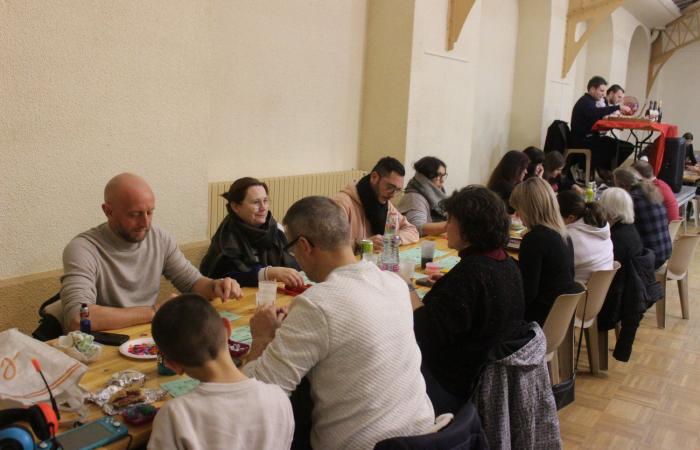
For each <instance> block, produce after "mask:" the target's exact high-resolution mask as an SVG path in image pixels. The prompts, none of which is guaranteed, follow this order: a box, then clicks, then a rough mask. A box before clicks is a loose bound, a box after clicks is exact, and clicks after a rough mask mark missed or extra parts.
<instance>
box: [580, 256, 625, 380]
mask: <svg viewBox="0 0 700 450" xmlns="http://www.w3.org/2000/svg"><path fill="white" fill-rule="evenodd" d="M618 269H620V263H619V262H617V261H615V262H613V268H612V269H608V270H596V271H595V272H593V273H592V274H591V278H590V279H589V280H588V283H587V284H586V289H587V291H588V299H587V301H586V303H585V308H586V311H585V316H584V311H583V308H584V302H583V301H581V302H579V305H578V308H576V319H574V326H576V327H583V333H584V336H585V337H586V348H587V349H588V362H589V364H590V368H591V373H593V375H598V373H599V371H600V366H601V364H600V358H601V356H602V355H605V358H606V359H607V357H608V351H607V348H606V349H602V348H600V341H601V340H600V339H599V336H600V333H599V332H598V313H599V312H600V310H601V309H602V308H603V303H605V297H606V296H607V295H608V289H610V283H612V280H613V278H614V277H615V274H616V273H617V271H618ZM603 352H604V353H603ZM603 367H607V363H604V364H603Z"/></svg>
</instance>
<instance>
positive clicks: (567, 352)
mask: <svg viewBox="0 0 700 450" xmlns="http://www.w3.org/2000/svg"><path fill="white" fill-rule="evenodd" d="M424 239H428V240H433V241H435V242H436V248H437V249H438V250H442V251H445V252H447V254H445V255H443V256H441V257H440V258H436V260H438V261H439V260H440V259H441V258H444V257H447V256H455V255H456V252H455V251H454V250H451V249H448V248H447V240H446V239H445V238H442V237H427V238H424ZM418 245H419V244H413V245H407V246H402V247H401V250H407V249H411V248H413V247H417V246H418ZM508 253H509V254H510V255H511V256H513V257H514V258H516V259H517V256H518V255H517V252H510V251H509V252H508ZM417 288H418V289H419V290H421V291H426V290H427V288H424V287H420V286H418V287H417ZM256 292H257V289H255V288H243V298H242V299H241V300H229V301H226V302H223V303H222V302H221V301H219V300H215V301H214V303H213V304H214V306H215V307H216V309H217V310H218V311H230V312H232V313H235V314H237V315H239V316H240V318H239V319H237V320H235V321H233V322H232V328H237V327H240V326H244V325H248V323H249V321H250V318H251V317H252V315H253V313H254V312H255V308H256V305H255V293H256ZM291 302H292V297H290V296H288V295H282V294H278V295H277V305H280V306H282V305H287V304H290V303H291ZM111 331H113V332H115V333H121V334H127V335H129V337H130V338H131V339H135V338H139V337H146V336H151V325H150V324H143V325H136V326H133V327H128V328H122V329H117V330H111ZM569 335H570V336H568V337H569V338H570V339H567V340H566V342H565V343H564V344H562V346H561V347H560V351H559V367H560V376H561V379H562V380H565V379H568V378H570V377H571V374H572V373H573V361H572V356H573V330H572V332H571V333H569ZM126 369H133V370H138V371H139V372H142V373H144V374H145V375H146V378H147V379H146V384H145V386H144V387H146V388H151V389H156V388H160V385H161V384H162V383H167V382H170V381H175V380H177V379H179V378H181V377H178V376H163V375H159V374H158V371H157V364H156V360H154V359H153V360H138V359H131V358H127V357H125V356H123V355H121V354H120V353H119V351H118V348H117V347H109V346H104V347H103V349H102V355H101V356H100V359H99V360H98V361H95V362H93V363H91V364H90V365H88V371H87V372H86V373H85V375H83V378H82V379H81V380H80V385H81V386H82V387H83V388H84V389H86V390H87V391H90V392H95V391H98V390H100V389H103V388H104V387H105V386H106V384H107V382H108V381H109V379H110V377H111V376H112V375H113V374H114V373H116V372H119V371H122V370H126ZM168 398H169V396H168V397H166V399H165V400H164V401H161V402H159V403H156V406H160V405H161V404H162V403H163V402H165V401H167V399H168ZM87 408H89V411H90V412H89V415H88V420H95V419H98V418H100V417H102V416H103V415H104V413H103V412H102V410H101V409H100V408H98V407H97V405H94V404H91V403H89V404H87ZM63 416H64V417H63V418H64V420H65V419H66V418H68V417H70V416H69V415H67V414H64V415H63ZM128 428H129V433H130V434H131V435H132V436H133V443H132V444H131V446H132V448H134V447H137V446H140V445H145V444H146V443H147V442H148V439H149V437H150V434H151V424H150V423H149V424H144V425H141V426H132V425H128ZM66 430H67V428H61V429H60V432H64V431H66ZM127 441H128V440H127V439H122V440H121V441H117V442H114V443H112V444H110V445H109V446H107V447H106V448H108V449H114V450H117V449H119V450H121V449H125V448H126V445H127Z"/></svg>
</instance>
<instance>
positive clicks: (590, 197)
mask: <svg viewBox="0 0 700 450" xmlns="http://www.w3.org/2000/svg"><path fill="white" fill-rule="evenodd" d="M594 185H595V181H589V182H588V183H586V203H591V202H592V201H594V200H595V190H594Z"/></svg>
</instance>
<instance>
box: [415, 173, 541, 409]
mask: <svg viewBox="0 0 700 450" xmlns="http://www.w3.org/2000/svg"><path fill="white" fill-rule="evenodd" d="M444 208H445V211H446V212H447V217H448V218H447V244H448V246H449V247H450V248H453V249H455V250H457V251H459V256H460V257H461V261H460V262H459V263H458V264H457V265H456V266H455V267H454V268H452V270H450V271H449V272H448V273H447V274H445V275H444V276H441V277H440V276H438V277H433V279H434V280H436V282H435V285H434V286H433V288H432V289H431V290H430V292H428V294H427V295H426V296H425V298H424V299H423V302H422V303H421V302H420V300H419V299H418V296H417V295H416V294H415V289H413V291H414V292H412V294H411V298H412V303H413V308H414V313H413V319H414V331H415V335H416V340H417V341H418V345H419V347H420V349H421V351H422V354H423V362H424V367H423V369H424V375H425V378H426V385H427V389H428V395H429V396H430V397H431V400H432V401H433V405H434V407H435V410H436V413H438V414H440V413H442V412H448V411H449V412H455V411H456V410H458V409H459V407H460V406H461V405H462V404H463V403H464V402H465V401H466V400H467V399H468V397H469V395H470V393H471V390H472V388H473V386H474V384H475V383H476V382H477V380H478V378H479V373H480V370H481V368H482V367H483V366H484V365H485V364H486V363H487V362H488V361H489V354H490V352H491V351H492V350H493V349H494V348H495V347H496V346H498V345H499V344H501V343H503V342H505V341H508V340H510V339H512V338H513V337H514V336H519V335H520V334H522V333H524V332H525V331H523V330H524V328H526V327H527V324H526V323H525V322H524V321H523V314H524V311H525V300H524V297H523V288H522V281H521V279H520V271H519V270H518V267H517V265H516V263H515V262H514V261H513V260H512V259H511V258H510V257H509V256H508V254H507V253H506V252H505V250H504V248H505V246H506V243H507V242H508V228H509V226H510V217H509V216H508V213H507V212H506V208H505V204H504V203H503V202H502V201H501V200H500V199H499V198H498V196H496V194H494V193H493V192H491V191H490V190H488V189H486V188H485V187H483V186H467V187H465V188H463V189H461V190H460V191H455V192H454V193H453V194H452V196H450V197H449V198H448V199H446V200H445V201H444ZM411 287H412V286H411ZM411 287H409V289H410V288H411Z"/></svg>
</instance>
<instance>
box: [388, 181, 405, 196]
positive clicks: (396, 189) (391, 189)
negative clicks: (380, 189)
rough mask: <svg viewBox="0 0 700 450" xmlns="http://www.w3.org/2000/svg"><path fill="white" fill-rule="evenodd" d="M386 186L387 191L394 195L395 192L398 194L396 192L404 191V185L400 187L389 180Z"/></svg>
mask: <svg viewBox="0 0 700 450" xmlns="http://www.w3.org/2000/svg"><path fill="white" fill-rule="evenodd" d="M385 186H386V192H387V194H389V195H393V194H396V193H398V192H403V188H402V187H399V186H396V185H395V184H391V183H389V182H385Z"/></svg>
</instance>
